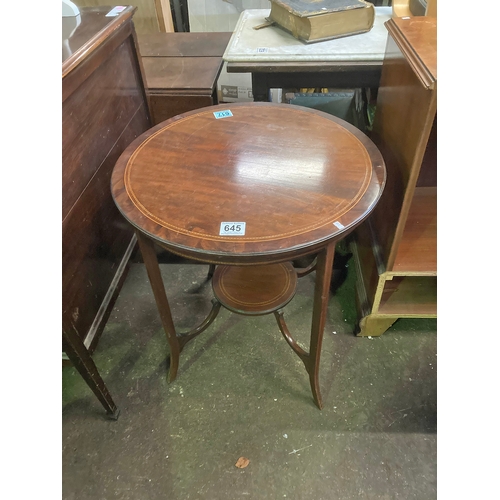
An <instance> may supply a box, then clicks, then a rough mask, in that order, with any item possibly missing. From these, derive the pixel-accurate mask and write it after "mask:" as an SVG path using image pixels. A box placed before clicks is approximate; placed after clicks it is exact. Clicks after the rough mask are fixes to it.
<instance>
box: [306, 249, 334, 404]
mask: <svg viewBox="0 0 500 500" xmlns="http://www.w3.org/2000/svg"><path fill="white" fill-rule="evenodd" d="M334 254H335V243H334V242H332V243H330V244H329V245H328V246H327V247H326V248H325V249H324V250H322V251H321V252H320V253H319V254H318V260H317V263H316V285H315V290H314V303H313V315H312V325H311V340H310V344H309V356H308V358H307V365H306V366H307V372H308V373H309V382H310V384H311V391H312V394H313V398H314V401H315V403H316V405H317V406H318V408H319V409H320V410H321V408H323V402H322V400H321V392H320V389H319V361H320V356H321V344H322V342H323V332H324V329H325V323H326V313H327V309H328V299H329V298H330V280H331V277H332V267H333V256H334Z"/></svg>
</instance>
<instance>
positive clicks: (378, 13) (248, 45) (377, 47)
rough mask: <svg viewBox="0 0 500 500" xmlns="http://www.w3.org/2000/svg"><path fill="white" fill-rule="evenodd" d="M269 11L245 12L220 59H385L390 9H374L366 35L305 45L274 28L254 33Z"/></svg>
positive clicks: (352, 60)
mask: <svg viewBox="0 0 500 500" xmlns="http://www.w3.org/2000/svg"><path fill="white" fill-rule="evenodd" d="M269 13H270V10H268V9H249V10H244V11H243V12H242V13H241V15H240V18H239V19H238V23H237V24H236V27H235V29H234V33H233V36H232V37H231V40H230V41H229V44H228V46H227V48H226V50H225V52H224V55H223V59H224V60H225V61H227V63H228V64H230V63H237V62H274V63H280V62H296V61H308V62H312V61H322V62H327V61H332V62H337V63H338V62H359V61H377V62H382V61H383V59H384V53H385V46H386V42H387V30H386V29H385V26H384V23H385V22H386V21H388V20H389V19H390V18H391V15H392V8H391V7H375V22H374V24H373V28H372V29H371V30H370V31H368V32H367V33H362V34H359V35H351V36H346V37H342V38H337V39H334V40H327V41H324V42H316V43H309V44H306V43H304V42H301V41H300V40H297V39H296V38H294V37H293V36H292V35H291V34H289V33H287V32H286V31H284V30H282V29H281V28H279V27H277V26H269V27H267V28H262V29H259V30H254V29H253V28H254V26H258V25H259V24H263V23H264V22H265V21H266V17H268V16H269Z"/></svg>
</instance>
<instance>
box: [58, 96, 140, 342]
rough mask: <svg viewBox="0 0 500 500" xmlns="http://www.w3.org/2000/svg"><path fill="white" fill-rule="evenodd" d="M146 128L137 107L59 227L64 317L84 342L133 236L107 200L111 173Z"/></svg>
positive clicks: (113, 206) (112, 204) (109, 200)
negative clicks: (123, 152)
mask: <svg viewBox="0 0 500 500" xmlns="http://www.w3.org/2000/svg"><path fill="white" fill-rule="evenodd" d="M147 126H148V122H147V120H146V113H145V109H144V104H141V105H140V106H139V108H138V109H137V110H136V113H135V116H134V117H133V119H132V121H131V123H129V124H128V125H127V128H126V129H125V131H124V133H123V134H122V135H121V136H120V138H119V139H118V141H117V143H116V144H115V146H114V147H113V149H112V151H111V152H110V154H109V155H107V157H106V158H105V160H104V162H103V164H102V166H101V168H100V169H99V171H98V173H97V174H96V175H94V177H93V178H92V180H91V182H90V184H89V186H88V187H87V188H86V189H85V191H84V192H83V193H82V195H81V197H80V199H79V200H78V202H77V203H76V204H75V206H74V207H73V209H72V210H71V211H70V213H69V214H68V216H67V217H66V219H65V220H64V223H63V228H62V231H63V246H62V264H63V275H62V285H63V291H64V293H63V316H66V317H69V321H70V322H71V324H72V325H73V328H74V329H75V330H76V331H77V333H78V334H79V335H80V336H81V337H82V339H83V338H84V337H85V335H86V333H87V331H88V329H89V327H90V325H91V324H92V322H93V320H94V317H95V315H96V312H97V311H98V310H99V307H100V306H101V302H102V300H103V298H104V296H105V295H106V292H107V291H108V287H109V285H110V283H111V281H112V280H113V278H114V275H115V273H116V271H117V269H118V265H119V263H120V260H121V258H122V257H123V254H124V251H125V249H126V248H127V246H128V244H129V242H130V240H131V238H132V235H133V231H132V228H131V226H130V225H129V224H127V223H126V222H125V221H124V220H123V217H122V216H121V214H120V213H119V212H118V209H117V208H116V205H115V204H114V202H113V200H112V198H111V194H110V187H109V186H110V178H111V172H112V169H113V167H114V165H115V163H116V161H117V159H118V157H119V156H120V154H121V152H122V151H123V149H124V148H125V147H126V146H127V145H128V144H129V143H130V142H132V140H134V139H135V138H136V137H137V136H138V135H140V134H141V133H142V132H143V131H144V130H145V129H146V128H147Z"/></svg>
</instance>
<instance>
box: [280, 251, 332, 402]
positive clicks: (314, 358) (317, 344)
mask: <svg viewBox="0 0 500 500" xmlns="http://www.w3.org/2000/svg"><path fill="white" fill-rule="evenodd" d="M334 254H335V242H333V243H330V244H329V245H328V246H327V247H326V248H325V249H323V250H322V251H321V252H320V253H319V254H318V255H317V257H316V258H315V259H314V262H313V263H312V264H311V265H310V266H308V267H307V268H306V269H304V270H299V272H297V275H298V276H305V275H306V274H309V272H311V271H312V270H313V269H316V285H315V290H314V302H313V315H312V324H311V339H310V343H309V352H307V351H305V350H304V349H302V347H300V346H299V344H297V342H296V341H295V340H294V338H293V337H292V335H291V333H290V331H289V330H288V327H287V325H286V323H285V319H284V317H283V311H282V310H278V311H275V312H274V316H275V318H276V321H277V322H278V327H279V329H280V331H281V333H282V334H283V337H285V340H286V341H287V342H288V345H289V346H290V347H291V348H292V349H293V351H294V352H295V354H297V356H298V357H299V358H300V359H301V360H302V362H303V363H304V366H305V367H306V370H307V373H308V374H309V383H310V384H311V391H312V394H313V398H314V402H315V403H316V405H317V406H318V408H319V409H320V410H321V408H323V402H322V400H321V393H320V390H319V360H320V356H321V344H322V342H323V332H324V329H325V321H326V313H327V309H328V299H329V297H330V280H331V277H332V267H333V257H334ZM296 271H297V270H296Z"/></svg>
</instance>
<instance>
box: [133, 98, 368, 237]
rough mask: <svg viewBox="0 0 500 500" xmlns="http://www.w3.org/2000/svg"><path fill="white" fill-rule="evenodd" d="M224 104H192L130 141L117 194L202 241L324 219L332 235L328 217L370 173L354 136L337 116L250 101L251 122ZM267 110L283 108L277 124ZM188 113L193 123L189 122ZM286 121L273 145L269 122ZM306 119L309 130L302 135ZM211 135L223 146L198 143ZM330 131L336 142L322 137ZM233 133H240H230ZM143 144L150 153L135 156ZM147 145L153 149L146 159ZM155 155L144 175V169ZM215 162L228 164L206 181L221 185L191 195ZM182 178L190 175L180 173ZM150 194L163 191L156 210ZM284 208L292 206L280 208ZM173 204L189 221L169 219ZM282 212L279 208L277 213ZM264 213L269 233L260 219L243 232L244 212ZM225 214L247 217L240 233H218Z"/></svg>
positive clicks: (273, 233)
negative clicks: (219, 180) (213, 194)
mask: <svg viewBox="0 0 500 500" xmlns="http://www.w3.org/2000/svg"><path fill="white" fill-rule="evenodd" d="M226 106H227V109H230V110H231V111H232V114H233V116H231V117H228V118H224V119H215V117H214V115H213V109H211V108H210V109H208V110H204V111H201V112H198V113H194V114H192V115H188V116H185V117H183V118H180V119H177V120H175V121H173V122H170V123H168V124H166V125H165V126H164V127H162V128H160V129H159V130H157V131H156V132H155V133H153V134H152V135H151V136H149V137H147V138H146V139H145V140H144V141H143V142H142V143H141V144H140V145H139V146H138V147H137V149H136V150H135V151H134V153H133V154H132V155H131V156H130V158H129V160H128V162H127V164H126V167H125V172H124V185H125V189H126V193H127V195H128V197H129V199H130V200H131V202H132V203H133V204H134V206H135V207H136V209H137V210H139V212H140V213H141V214H142V215H144V216H145V217H147V218H148V219H149V220H151V221H153V222H154V223H156V224H158V225H160V226H162V227H163V228H166V229H168V230H170V231H174V232H176V233H179V234H181V235H184V236H188V237H200V238H203V239H204V240H211V241H221V242H222V241H226V242H227V241H235V242H252V241H267V240H276V239H280V238H287V237H294V236H299V235H301V234H304V233H309V232H311V231H314V230H316V229H319V228H322V227H324V226H328V229H329V230H331V231H330V233H331V234H334V233H335V232H337V231H338V229H337V228H336V227H335V226H333V223H334V222H335V221H338V220H339V219H341V218H342V216H343V215H344V214H346V213H347V212H349V211H350V210H351V209H352V208H353V207H355V206H356V204H357V203H358V202H359V201H360V200H361V199H362V198H363V196H364V195H365V193H366V191H367V189H368V187H369V185H370V182H371V180H372V172H373V164H372V160H371V158H370V155H369V154H368V152H367V150H366V148H365V146H364V145H363V143H362V142H361V141H360V140H359V139H358V138H357V137H356V136H355V135H354V134H352V133H351V132H350V131H348V130H346V129H345V128H344V127H342V125H340V124H338V123H337V122H336V121H334V120H332V119H329V118H327V117H324V116H321V115H319V114H317V113H311V112H310V111H305V110H303V109H301V108H300V107H297V106H292V105H285V107H284V108H283V107H278V108H275V107H274V108H272V109H266V108H264V107H259V108H257V109H256V110H255V111H258V112H259V113H260V114H259V115H257V116H259V117H260V115H262V116H261V118H262V122H261V123H260V124H258V125H257V124H255V123H247V120H248V115H245V113H247V112H248V108H249V106H241V105H239V106H234V105H231V104H227V105H226ZM219 108H220V106H219V107H217V109H219ZM252 111H254V110H252ZM276 113H278V115H280V114H282V116H283V117H284V122H285V123H283V125H281V124H279V125H278V124H277V123H276V121H273V115H275V114H276ZM193 120H196V121H197V122H196V123H195V124H193ZM274 120H276V118H274ZM290 125H293V126H290ZM285 127H289V128H288V129H287V130H279V134H277V135H278V137H279V138H280V139H281V140H283V141H284V145H283V148H276V142H273V140H274V135H273V131H276V129H284V128H285ZM311 127H312V129H313V130H314V131H315V133H316V134H317V138H315V137H313V138H312V139H311V137H310V136H311ZM301 132H302V133H304V134H307V135H309V137H307V140H308V141H309V142H308V143H307V144H304V140H303V139H302V138H301V137H300V133H301ZM210 134H213V136H214V140H215V139H217V140H219V141H220V142H221V144H222V147H224V149H220V148H221V147H220V146H219V149H218V150H217V148H214V149H211V148H210V147H208V146H207V142H208V141H207V135H208V136H209V135H210ZM245 134H246V136H245ZM332 136H333V137H334V140H335V142H333V141H332V140H330V141H329V140H328V139H329V138H330V137H332ZM240 137H243V138H242V139H241V140H234V141H232V142H229V141H231V140H232V138H240ZM247 137H248V138H251V140H250V139H247ZM339 138H340V139H341V140H340V139H339ZM301 139H302V142H301ZM337 143H342V148H338V150H337V149H336V144H337ZM295 144H298V145H299V146H296V145H295ZM166 145H167V146H168V147H167V148H165V146H166ZM197 146H198V149H196V148H197ZM250 146H251V151H250V152H248V150H249V149H250ZM307 146H308V147H307ZM190 147H191V148H193V149H191V150H190V149H189V148H190ZM145 148H147V150H148V153H149V155H150V156H148V157H146V159H141V153H142V152H143V151H145ZM245 148H247V149H245ZM151 151H153V152H154V153H155V154H154V155H153V156H154V157H153V158H152V157H151ZM218 154H219V155H220V158H221V160H222V161H221V164H220V165H219V164H217V155H218ZM354 158H355V159H354ZM141 161H142V163H141ZM169 162H170V163H169ZM181 162H182V165H180V164H181ZM224 162H226V164H224ZM334 162H339V163H340V162H342V163H347V164H348V165H349V168H350V169H351V172H350V174H347V175H346V173H345V171H344V172H342V173H341V174H339V173H338V172H337V169H335V168H331V166H332V164H333V163H334ZM155 164H157V165H156V170H155V176H152V175H151V174H149V173H148V172H149V170H150V168H152V169H154V168H155ZM174 164H175V167H176V169H175V173H172V172H173V170H172V169H171V168H169V165H174ZM304 165H305V167H306V170H305V171H304V175H303V176H302V171H301V169H302V168H304ZM220 168H226V169H227V176H226V177H227V178H226V180H225V182H226V185H225V186H224V188H221V187H220V186H216V185H215V181H214V189H219V190H221V189H222V191H219V193H218V194H219V199H215V200H209V199H208V198H206V197H205V198H204V197H203V196H200V192H198V191H202V190H206V191H210V180H211V179H212V178H213V179H215V177H216V174H217V170H218V169H220ZM307 168H308V170H307ZM198 174H199V176H198ZM259 175H260V177H259ZM314 175H316V178H314ZM238 176H240V177H241V179H239V180H238ZM294 176H295V177H294ZM179 177H182V178H181V179H180V180H179ZM186 177H189V179H190V182H189V183H185V182H184V181H185V178H186ZM200 178H203V179H204V180H203V182H204V184H203V185H201V184H197V181H199V182H202V181H200ZM328 188H330V189H328ZM197 189H198V191H196V190H197ZM224 189H225V191H224ZM231 189H233V191H231ZM195 193H196V194H197V198H198V199H197V201H196V202H195V201H194V194H195ZM159 196H163V197H164V198H165V203H164V204H163V205H161V206H160V209H159V210H158V208H159V204H158V197H159ZM205 201H206V202H207V203H206V204H205V205H203V204H204V202H205ZM217 204H219V205H218V206H215V205H217ZM224 205H226V206H225V207H224ZM218 207H220V208H218ZM266 207H267V211H266ZM283 207H285V210H284V211H282V210H281V209H282V208H283ZM287 207H290V209H291V210H286V208H287ZM250 208H251V211H252V213H250ZM162 210H163V213H161V211H162ZM159 212H160V213H159ZM178 212H184V213H190V214H192V215H193V219H192V221H191V222H189V223H186V224H185V225H180V224H179V223H178V222H179V221H178V220H176V216H177V215H178ZM281 212H282V213H286V214H287V215H286V216H282V215H281ZM275 214H278V215H275ZM263 217H267V218H270V221H269V227H266V229H269V232H268V234H262V225H260V231H261V233H260V234H255V232H254V233H253V234H252V231H253V229H254V227H256V225H255V224H252V221H259V222H260V221H261V220H262V218H263ZM280 217H281V219H280ZM227 220H229V221H230V220H235V221H244V222H246V225H247V226H246V227H247V234H246V235H245V236H227V235H224V236H222V235H219V234H218V233H219V228H220V223H221V222H222V221H227ZM182 222H184V223H185V222H186V219H184V220H183V221H182ZM330 226H331V227H330Z"/></svg>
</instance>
